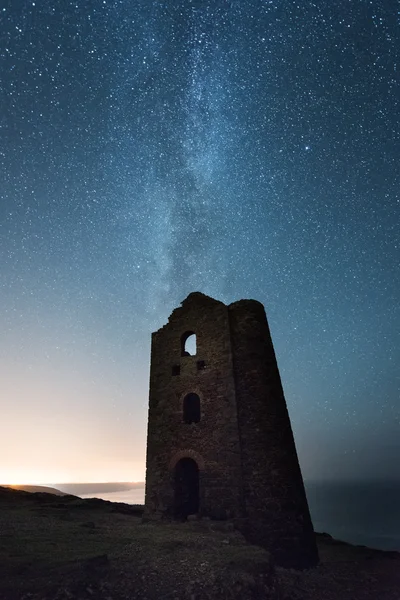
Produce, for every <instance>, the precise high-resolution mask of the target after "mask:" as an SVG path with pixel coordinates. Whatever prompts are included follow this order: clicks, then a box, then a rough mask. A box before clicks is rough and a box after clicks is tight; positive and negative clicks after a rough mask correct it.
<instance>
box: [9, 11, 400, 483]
mask: <svg viewBox="0 0 400 600" xmlns="http://www.w3.org/2000/svg"><path fill="white" fill-rule="evenodd" d="M3 7H4V8H3ZM0 19H1V20H0V78H1V83H0V86H1V87H0V91H1V96H0V136H1V143H0V332H1V336H0V402H1V409H2V413H1V429H0V431H1V435H0V482H3V483H7V482H9V483H12V482H19V483H30V482H31V483H40V482H42V483H43V482H52V481H56V482H61V481H121V480H122V481H132V480H133V481H140V480H143V479H144V461H145V445H146V427H147V400H148V377H149V357H150V334H151V332H152V331H154V330H157V329H159V328H160V327H161V326H162V325H164V324H165V323H166V321H167V318H168V315H169V314H170V312H171V311H172V309H173V308H174V307H176V306H178V305H179V304H180V302H181V301H182V300H183V299H184V298H185V297H186V296H187V295H188V294H189V293H190V292H192V291H201V292H204V293H206V294H209V295H211V296H213V297H215V298H217V299H218V300H222V301H223V302H226V303H229V302H233V301H235V300H239V299H241V298H254V299H257V300H259V301H261V302H262V303H263V304H264V305H265V307H266V311H267V315H268V319H269V323H270V327H271V332H272V336H273V341H274V345H275V350H276V354H277V358H278V364H279V367H280V371H281V376H282V380H283V385H284V390H285V395H286V400H287V404H288V408H289V412H290V416H291V420H292V426H293V429H294V434H295V438H296V443H297V449H298V453H299V458H300V462H301V466H302V470H303V475H304V477H305V479H306V480H307V479H366V478H367V479H375V478H380V479H388V478H400V460H399V456H400V401H399V389H400V379H399V358H400V344H399V330H400V310H399V306H400V299H399V296H400V277H399V267H398V263H399V257H400V252H399V237H400V235H399V234H400V227H399V225H400V217H399V208H400V204H399V198H400V193H399V185H400V176H399V175H400V171H399V157H400V112H399V110H400V107H399V104H400V101H399V100H400V86H399V70H400V65H399V62H400V61H399V55H400V34H399V19H400V16H399V3H398V2H397V1H395V0H392V1H390V0H376V1H375V0H374V1H369V0H346V1H345V0H335V1H332V0H318V1H315V2H309V1H302V0H301V1H300V0H296V1H292V0H229V1H227V0H192V1H191V0H166V1H164V2H160V1H152V0H135V1H131V0H120V1H116V0H96V1H94V0H85V1H83V0H75V1H74V2H71V1H69V0H57V1H49V0H36V1H35V2H27V1H23V0H8V1H7V0H6V2H5V3H4V0H3V3H2V5H1V9H0ZM396 459H397V460H396Z"/></svg>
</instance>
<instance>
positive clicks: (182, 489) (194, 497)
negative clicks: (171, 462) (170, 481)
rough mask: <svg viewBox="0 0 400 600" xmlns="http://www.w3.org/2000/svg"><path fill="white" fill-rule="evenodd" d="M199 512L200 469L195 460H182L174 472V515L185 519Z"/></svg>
mask: <svg viewBox="0 0 400 600" xmlns="http://www.w3.org/2000/svg"><path fill="white" fill-rule="evenodd" d="M197 512H199V467H198V466H197V463H196V461H195V460H193V458H187V457H185V458H181V459H180V460H179V461H178V462H177V463H176V465H175V472H174V514H175V516H176V517H179V518H183V519H185V518H186V517H187V516H188V515H193V514H196V513H197Z"/></svg>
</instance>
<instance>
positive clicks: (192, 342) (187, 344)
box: [181, 331, 197, 356]
mask: <svg viewBox="0 0 400 600" xmlns="http://www.w3.org/2000/svg"><path fill="white" fill-rule="evenodd" d="M196 351H197V348H196V334H195V333H194V332H193V331H186V332H185V333H184V334H183V336H182V337H181V355H182V356H195V355H196Z"/></svg>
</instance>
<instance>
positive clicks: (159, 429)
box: [145, 292, 318, 567]
mask: <svg viewBox="0 0 400 600" xmlns="http://www.w3.org/2000/svg"><path fill="white" fill-rule="evenodd" d="M145 514H146V516H147V518H159V517H162V516H166V517H176V518H180V519H185V518H186V517H187V516H188V515H191V514H198V515H199V516H200V517H201V516H203V517H210V518H211V519H232V520H233V522H234V523H235V525H236V526H237V528H238V529H240V530H241V531H242V532H243V533H244V535H245V536H246V538H247V539H248V540H249V541H251V542H252V543H256V544H259V545H261V546H263V547H265V548H267V549H268V550H269V551H270V552H271V553H272V554H273V555H274V557H275V560H276V562H277V563H278V564H281V565H284V566H293V567H307V566H311V565H314V564H316V563H317V562H318V554H317V548H316V544H315V539H314V532H313V527H312V522H311V518H310V513H309V510H308V504H307V498H306V494H305V490H304V485H303V479H302V475H301V471H300V466H299V462H298V459H297V453H296V448H295V443H294V438H293V433H292V428H291V425H290V419H289V415H288V411H287V407H286V402H285V398H284V394H283V390H282V385H281V380H280V376H279V371H278V367H277V363H276V358H275V353H274V348H273V345H272V341H271V336H270V332H269V327H268V322H267V318H266V315H265V311H264V307H263V305H262V304H260V303H259V302H257V301H255V300H240V301H239V302H234V303H233V304H230V305H229V306H226V305H225V304H223V303H222V302H219V301H217V300H214V299H212V298H210V297H208V296H206V295H204V294H201V293H199V292H195V293H192V294H190V295H189V296H188V297H187V298H186V299H185V300H184V301H183V302H182V305H181V306H180V307H179V308H176V309H175V310H174V311H173V312H172V314H171V316H170V318H169V321H168V323H167V324H166V325H165V326H164V327H162V328H161V329H159V330H158V331H156V332H155V333H153V335H152V347H151V369H150V398H149V418H148V437H147V463H146V499H145Z"/></svg>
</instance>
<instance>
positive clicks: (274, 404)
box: [229, 300, 318, 566]
mask: <svg viewBox="0 0 400 600" xmlns="http://www.w3.org/2000/svg"><path fill="white" fill-rule="evenodd" d="M229 316H230V325H231V336H232V349H233V366H234V375H235V385H236V400H237V411H238V422H239V432H240V442H241V452H242V466H243V487H244V497H245V511H246V516H247V517H248V522H247V532H246V533H247V536H248V537H249V538H250V539H251V540H252V541H254V542H255V543H258V544H260V545H262V546H264V547H267V548H268V549H269V550H271V551H272V553H273V555H274V557H275V560H276V561H277V562H278V563H279V564H284V565H290V566H294V565H296V566H309V565H310V564H315V563H316V562H317V561H318V557H317V549H316V544H315V540H314V533H313V527H312V523H311V518H310V514H309V510H308V504H307V499H306V495H305V490H304V486H303V479H302V475H301V471H300V466H299V462H298V459H297V453H296V447H295V443H294V438H293V433H292V428H291V425H290V419H289V414H288V411H287V407H286V401H285V398H284V394H283V389H282V384H281V379H280V375H279V371H278V366H277V362H276V358H275V352H274V348H273V345H272V341H271V336H270V332H269V327H268V323H267V318H266V315H265V311H264V307H263V306H262V304H260V303H259V302H256V301H254V300H242V301H239V302H236V303H234V304H231V305H230V306H229Z"/></svg>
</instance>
